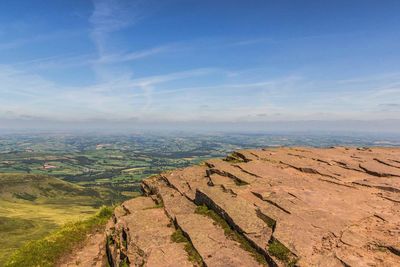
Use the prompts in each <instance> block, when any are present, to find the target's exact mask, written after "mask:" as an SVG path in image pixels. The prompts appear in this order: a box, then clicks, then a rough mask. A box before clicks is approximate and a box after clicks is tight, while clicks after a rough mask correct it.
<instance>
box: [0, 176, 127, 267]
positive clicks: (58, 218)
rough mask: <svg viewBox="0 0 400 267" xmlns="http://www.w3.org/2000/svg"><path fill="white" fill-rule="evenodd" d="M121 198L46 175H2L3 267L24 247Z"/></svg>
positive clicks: (0, 261)
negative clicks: (8, 258)
mask: <svg viewBox="0 0 400 267" xmlns="http://www.w3.org/2000/svg"><path fill="white" fill-rule="evenodd" d="M119 197H120V196H119V195H118V194H117V193H114V192H112V191H111V190H108V189H104V188H99V189H97V188H94V189H93V188H85V187H82V186H78V185H75V184H72V183H69V182H65V181H62V180H60V179H57V178H54V177H51V176H46V175H32V174H8V173H5V174H0V266H2V265H3V264H4V262H5V261H6V259H7V257H8V256H9V255H10V254H11V253H12V252H13V251H14V250H15V249H16V248H19V247H20V246H21V245H23V244H24V243H26V242H27V241H30V240H36V239H39V238H42V237H44V236H46V235H47V234H49V233H50V232H51V231H53V230H55V229H57V228H58V227H59V226H60V225H62V224H64V223H66V222H68V221H76V220H81V219H84V218H86V217H88V216H90V215H92V214H94V213H95V212H96V211H97V209H98V207H99V206H101V205H111V204H112V202H113V200H116V201H118V199H119Z"/></svg>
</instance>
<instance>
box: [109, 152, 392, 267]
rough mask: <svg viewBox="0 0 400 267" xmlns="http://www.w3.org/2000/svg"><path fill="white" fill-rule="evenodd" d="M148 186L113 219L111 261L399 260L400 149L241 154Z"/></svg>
mask: <svg viewBox="0 0 400 267" xmlns="http://www.w3.org/2000/svg"><path fill="white" fill-rule="evenodd" d="M142 189H143V192H144V195H143V196H142V197H138V198H135V199H132V200H129V201H127V202H125V203H123V204H122V205H121V206H120V207H118V208H117V209H116V210H115V214H114V216H113V220H112V221H111V222H110V223H109V224H108V227H107V232H106V234H107V241H106V243H107V244H106V248H107V251H106V252H107V256H108V261H109V264H110V266H127V265H131V266H180V267H181V266H263V265H264V266H268V265H269V266H398V264H399V262H400V149H394V148H371V149H370V148H358V149H357V148H340V147H338V148H329V149H316V148H268V149H260V150H246V151H238V152H236V153H233V154H232V155H230V156H228V157H227V158H226V159H213V160H209V161H207V162H206V163H205V164H203V165H201V166H193V167H189V168H185V169H180V170H175V171H170V172H166V173H163V174H161V175H159V176H154V177H150V178H148V179H146V180H144V181H143V183H142Z"/></svg>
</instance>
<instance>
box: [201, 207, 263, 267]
mask: <svg viewBox="0 0 400 267" xmlns="http://www.w3.org/2000/svg"><path fill="white" fill-rule="evenodd" d="M195 213H197V214H201V215H204V216H208V217H210V218H211V219H213V220H214V222H215V223H216V224H218V225H219V226H220V227H221V228H222V229H223V230H224V233H225V235H226V236H227V237H228V238H229V239H231V240H234V241H236V242H238V243H239V244H240V247H241V248H242V249H244V250H246V251H247V252H249V253H250V254H251V255H252V256H253V258H254V259H255V260H257V262H259V263H260V264H262V265H265V266H268V263H267V261H266V259H265V257H264V256H263V255H262V254H260V253H259V252H258V251H257V250H256V249H255V248H254V247H252V246H251V244H250V243H249V241H247V239H246V238H244V237H243V236H242V235H241V234H239V233H238V232H236V231H235V230H233V229H232V228H231V227H230V226H229V224H228V223H227V222H226V221H225V220H224V219H223V218H222V217H221V216H219V215H218V214H217V213H216V212H215V211H213V210H210V209H208V207H207V206H206V205H201V206H197V207H196V210H195Z"/></svg>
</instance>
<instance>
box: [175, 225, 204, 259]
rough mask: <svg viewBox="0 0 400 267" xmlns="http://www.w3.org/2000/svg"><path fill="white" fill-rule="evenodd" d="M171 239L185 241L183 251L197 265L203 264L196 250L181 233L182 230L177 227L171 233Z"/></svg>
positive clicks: (178, 241) (176, 241) (177, 241)
mask: <svg viewBox="0 0 400 267" xmlns="http://www.w3.org/2000/svg"><path fill="white" fill-rule="evenodd" d="M171 240H172V241H173V242H175V243H185V251H186V253H187V254H188V259H189V260H190V261H191V262H193V263H195V264H197V265H198V266H203V259H202V258H201V256H200V254H199V253H198V252H197V250H196V249H195V248H194V247H193V245H192V243H191V242H190V241H189V239H187V238H186V236H185V235H184V234H183V232H182V230H181V229H180V228H178V229H177V230H176V231H175V232H174V233H173V234H172V235H171Z"/></svg>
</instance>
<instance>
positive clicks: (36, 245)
mask: <svg viewBox="0 0 400 267" xmlns="http://www.w3.org/2000/svg"><path fill="white" fill-rule="evenodd" d="M112 212H113V211H112V209H111V208H109V207H102V208H101V209H100V210H99V211H98V213H97V214H96V215H94V216H92V217H90V218H88V219H86V220H82V221H77V222H72V223H67V224H65V225H64V226H63V227H61V228H60V229H58V230H56V231H55V232H53V233H51V234H50V235H48V236H47V237H45V238H42V239H39V240H36V241H30V242H28V243H27V244H25V245H24V246H22V247H21V248H20V249H18V250H17V251H16V252H15V253H14V254H13V255H12V256H11V257H10V259H9V260H8V261H7V262H6V264H5V266H6V267H14V266H15V267H20V266H24V267H30V266H32V267H34V266H41V267H47V266H49V267H50V266H54V265H55V264H56V262H57V260H59V258H60V257H61V256H63V255H65V254H68V253H70V252H71V251H72V249H73V248H74V247H75V246H76V245H78V244H79V243H81V242H83V241H84V240H85V239H86V236H87V234H89V233H91V232H92V231H94V230H95V229H97V228H100V227H103V226H104V225H105V223H106V222H107V221H108V219H109V218H110V217H111V215H112Z"/></svg>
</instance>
